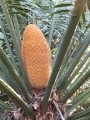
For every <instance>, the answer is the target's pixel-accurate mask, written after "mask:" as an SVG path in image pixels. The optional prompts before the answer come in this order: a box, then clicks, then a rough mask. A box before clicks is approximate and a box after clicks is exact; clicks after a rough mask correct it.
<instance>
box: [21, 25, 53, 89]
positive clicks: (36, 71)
mask: <svg viewBox="0 0 90 120" xmlns="http://www.w3.org/2000/svg"><path fill="white" fill-rule="evenodd" d="M21 54H22V58H23V61H24V64H25V68H26V71H27V74H28V78H29V82H30V84H31V86H32V87H33V88H36V89H42V88H45V87H46V86H47V83H48V80H49V78H50V75H51V71H52V62H51V52H50V48H49V45H48V43H47V41H46V39H45V37H44V35H43V33H42V32H41V30H40V29H39V28H38V27H37V26H36V25H34V24H30V25H28V26H27V27H26V28H25V31H24V33H23V40H22V46H21Z"/></svg>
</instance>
